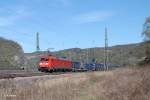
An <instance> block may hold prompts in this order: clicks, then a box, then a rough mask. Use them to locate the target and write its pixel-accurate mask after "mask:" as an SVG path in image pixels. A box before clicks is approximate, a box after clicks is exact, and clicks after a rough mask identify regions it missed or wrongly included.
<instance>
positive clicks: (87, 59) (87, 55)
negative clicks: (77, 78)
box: [86, 48, 89, 63]
mask: <svg viewBox="0 0 150 100" xmlns="http://www.w3.org/2000/svg"><path fill="white" fill-rule="evenodd" d="M86 62H87V63H89V51H88V48H87V51H86Z"/></svg>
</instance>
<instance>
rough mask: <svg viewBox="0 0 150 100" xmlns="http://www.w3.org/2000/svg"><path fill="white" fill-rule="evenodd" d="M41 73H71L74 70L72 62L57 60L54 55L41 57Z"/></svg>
mask: <svg viewBox="0 0 150 100" xmlns="http://www.w3.org/2000/svg"><path fill="white" fill-rule="evenodd" d="M40 59H41V60H40V62H39V71H49V72H53V71H58V70H61V71H70V70H72V61H71V60H68V59H62V58H57V57H54V56H52V55H49V56H42V57H40Z"/></svg>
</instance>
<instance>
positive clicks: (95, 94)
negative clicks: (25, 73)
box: [0, 67, 150, 100]
mask: <svg viewBox="0 0 150 100" xmlns="http://www.w3.org/2000/svg"><path fill="white" fill-rule="evenodd" d="M149 72H150V68H148V67H145V68H140V69H129V68H126V69H118V70H115V71H113V72H89V73H81V74H73V75H72V76H70V77H65V78H56V79H51V80H50V79H48V78H46V79H32V80H28V79H24V80H15V79H14V80H0V100H149V98H150V73H149Z"/></svg>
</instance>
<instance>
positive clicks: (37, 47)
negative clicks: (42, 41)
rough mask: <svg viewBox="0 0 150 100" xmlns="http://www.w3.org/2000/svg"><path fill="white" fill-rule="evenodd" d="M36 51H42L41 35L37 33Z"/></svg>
mask: <svg viewBox="0 0 150 100" xmlns="http://www.w3.org/2000/svg"><path fill="white" fill-rule="evenodd" d="M36 51H40V46H39V33H38V32H37V33H36Z"/></svg>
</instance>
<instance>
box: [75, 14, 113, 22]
mask: <svg viewBox="0 0 150 100" xmlns="http://www.w3.org/2000/svg"><path fill="white" fill-rule="evenodd" d="M112 16H114V13H112V12H90V13H85V14H80V15H77V16H75V17H73V20H74V21H75V22H76V23H80V24H82V23H90V22H100V21H105V20H107V19H108V18H110V17H112Z"/></svg>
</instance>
